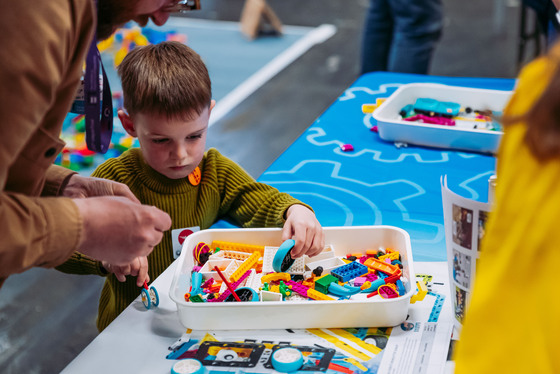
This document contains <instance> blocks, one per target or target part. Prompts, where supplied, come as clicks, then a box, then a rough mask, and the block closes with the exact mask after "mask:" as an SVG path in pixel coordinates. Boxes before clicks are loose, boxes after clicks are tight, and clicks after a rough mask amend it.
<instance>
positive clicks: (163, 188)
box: [130, 148, 195, 194]
mask: <svg viewBox="0 0 560 374" xmlns="http://www.w3.org/2000/svg"><path fill="white" fill-rule="evenodd" d="M130 151H131V153H132V154H133V157H134V159H135V162H134V164H135V167H134V169H135V172H136V173H138V177H139V178H140V180H141V181H142V184H144V185H145V186H146V187H148V188H149V189H151V190H153V191H155V192H158V193H164V194H175V193H185V192H188V191H192V190H193V189H194V188H195V187H194V186H193V185H191V184H190V182H189V180H188V178H187V177H185V178H181V179H171V178H168V177H166V176H165V175H163V174H161V173H159V172H157V171H156V170H154V169H153V168H152V167H151V166H150V165H148V163H147V162H146V161H145V160H144V157H143V156H142V151H141V150H140V149H139V148H134V149H131V150H130Z"/></svg>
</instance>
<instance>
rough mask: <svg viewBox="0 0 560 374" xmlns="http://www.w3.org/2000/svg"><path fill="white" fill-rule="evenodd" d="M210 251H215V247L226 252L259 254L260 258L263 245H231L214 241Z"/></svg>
mask: <svg viewBox="0 0 560 374" xmlns="http://www.w3.org/2000/svg"><path fill="white" fill-rule="evenodd" d="M211 247H212V249H213V250H215V249H216V247H217V248H220V249H221V250H226V251H236V252H248V253H253V252H259V253H260V254H261V256H262V255H263V254H264V245H252V244H241V243H231V242H224V241H221V240H214V241H213V242H212V245H211Z"/></svg>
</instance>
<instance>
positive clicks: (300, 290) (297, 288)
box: [286, 280, 310, 298]
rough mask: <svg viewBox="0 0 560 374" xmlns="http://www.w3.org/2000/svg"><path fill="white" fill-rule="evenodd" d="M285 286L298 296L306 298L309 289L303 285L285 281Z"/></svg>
mask: <svg viewBox="0 0 560 374" xmlns="http://www.w3.org/2000/svg"><path fill="white" fill-rule="evenodd" d="M286 284H287V285H288V287H290V288H291V289H292V291H294V292H295V293H297V294H298V295H301V296H303V297H305V298H307V291H308V290H309V289H310V288H309V287H305V286H304V285H302V284H300V283H297V282H294V281H292V280H290V281H287V282H286Z"/></svg>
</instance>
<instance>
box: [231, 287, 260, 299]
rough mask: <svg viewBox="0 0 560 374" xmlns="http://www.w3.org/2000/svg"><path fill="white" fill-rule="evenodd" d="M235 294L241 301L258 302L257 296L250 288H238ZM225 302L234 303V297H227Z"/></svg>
mask: <svg viewBox="0 0 560 374" xmlns="http://www.w3.org/2000/svg"><path fill="white" fill-rule="evenodd" d="M235 293H236V294H237V296H239V298H240V299H241V301H259V294H258V293H257V292H256V291H255V290H254V289H252V288H251V287H240V288H238V289H236V290H235ZM225 301H235V297H234V296H233V295H229V296H228V297H227V298H226V300H225Z"/></svg>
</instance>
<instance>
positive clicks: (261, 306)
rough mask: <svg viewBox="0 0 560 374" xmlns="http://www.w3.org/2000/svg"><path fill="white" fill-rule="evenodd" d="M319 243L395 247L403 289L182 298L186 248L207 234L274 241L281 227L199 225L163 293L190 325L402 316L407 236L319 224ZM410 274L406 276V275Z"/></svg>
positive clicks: (303, 324)
mask: <svg viewBox="0 0 560 374" xmlns="http://www.w3.org/2000/svg"><path fill="white" fill-rule="evenodd" d="M324 232H325V243H326V244H328V245H332V247H333V248H334V250H335V254H336V255H337V256H346V255H347V254H349V253H356V252H362V253H364V254H365V252H366V250H368V249H377V248H379V247H384V248H392V249H395V250H398V251H399V252H400V254H401V257H402V264H403V277H404V278H406V279H407V280H408V282H406V294H405V295H403V296H400V297H398V298H395V299H375V298H371V299H363V300H335V301H330V300H325V301H323V300H311V301H307V300H301V301H300V300H298V301H269V302H222V303H207V302H205V303H193V302H186V301H185V299H184V294H185V293H186V292H187V291H188V290H189V288H190V283H191V276H190V274H191V270H192V268H193V265H194V259H193V255H192V251H193V249H194V247H195V246H196V245H197V244H198V243H199V242H205V243H207V244H211V243H212V241H213V240H223V241H229V242H234V243H244V244H255V245H270V246H280V244H281V243H282V240H281V229H280V228H266V229H226V230H215V229H211V230H203V231H199V232H196V233H194V234H191V235H189V236H188V237H187V240H186V241H185V243H184V244H183V251H182V252H181V256H180V257H179V258H178V259H177V261H178V263H177V267H176V270H175V274H174V276H173V281H172V283H171V289H170V291H169V296H170V297H171V299H172V300H173V301H174V302H175V303H177V310H178V314H179V318H180V320H181V323H182V324H183V325H184V326H185V327H186V328H190V329H204V330H206V329H209V330H240V329H244V330H245V329H287V328H320V327H324V328H328V327H381V326H396V325H398V324H400V323H401V322H403V321H404V320H405V319H406V316H407V313H408V305H409V302H410V298H411V296H412V295H413V294H414V292H415V291H416V287H415V284H414V279H415V275H414V274H415V273H414V270H413V262H412V252H411V247H410V236H409V235H408V233H407V232H406V231H404V230H402V229H400V228H397V227H392V226H343V227H325V228H324ZM410 280H412V282H411V281H410Z"/></svg>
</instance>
